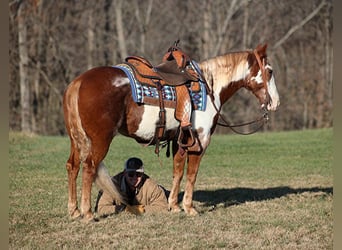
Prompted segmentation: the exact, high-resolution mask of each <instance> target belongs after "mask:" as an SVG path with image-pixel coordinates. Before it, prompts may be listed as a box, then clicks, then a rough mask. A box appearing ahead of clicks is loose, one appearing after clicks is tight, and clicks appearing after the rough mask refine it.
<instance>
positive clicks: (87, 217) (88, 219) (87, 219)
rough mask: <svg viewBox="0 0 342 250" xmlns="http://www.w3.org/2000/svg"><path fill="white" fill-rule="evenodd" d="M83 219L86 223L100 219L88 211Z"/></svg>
mask: <svg viewBox="0 0 342 250" xmlns="http://www.w3.org/2000/svg"><path fill="white" fill-rule="evenodd" d="M81 221H82V222H84V223H89V222H95V221H98V220H97V219H96V218H95V217H94V215H93V214H92V213H87V214H85V215H84V216H83V218H82V220H81Z"/></svg>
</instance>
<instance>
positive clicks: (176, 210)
mask: <svg viewBox="0 0 342 250" xmlns="http://www.w3.org/2000/svg"><path fill="white" fill-rule="evenodd" d="M169 210H170V212H171V213H180V212H181V211H182V209H181V208H180V207H179V206H173V207H170V209H169Z"/></svg>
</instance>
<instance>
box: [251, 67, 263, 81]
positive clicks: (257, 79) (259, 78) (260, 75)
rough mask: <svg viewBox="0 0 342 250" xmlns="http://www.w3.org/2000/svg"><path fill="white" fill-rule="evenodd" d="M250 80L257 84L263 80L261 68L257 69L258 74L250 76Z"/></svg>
mask: <svg viewBox="0 0 342 250" xmlns="http://www.w3.org/2000/svg"><path fill="white" fill-rule="evenodd" d="M251 80H253V81H255V82H256V83H257V84H262V83H263V80H262V74H261V70H259V71H258V74H257V75H256V76H253V77H251Z"/></svg>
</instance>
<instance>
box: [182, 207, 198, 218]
mask: <svg viewBox="0 0 342 250" xmlns="http://www.w3.org/2000/svg"><path fill="white" fill-rule="evenodd" d="M184 211H185V213H186V214H187V215H190V216H196V215H198V212H197V210H196V209H195V208H193V207H191V208H187V209H185V208H184Z"/></svg>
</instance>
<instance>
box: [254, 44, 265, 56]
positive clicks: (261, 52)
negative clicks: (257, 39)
mask: <svg viewBox="0 0 342 250" xmlns="http://www.w3.org/2000/svg"><path fill="white" fill-rule="evenodd" d="M266 49H267V43H265V44H264V45H262V44H259V45H258V46H257V47H256V48H255V50H256V51H257V52H258V54H259V56H260V57H264V56H266Z"/></svg>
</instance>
